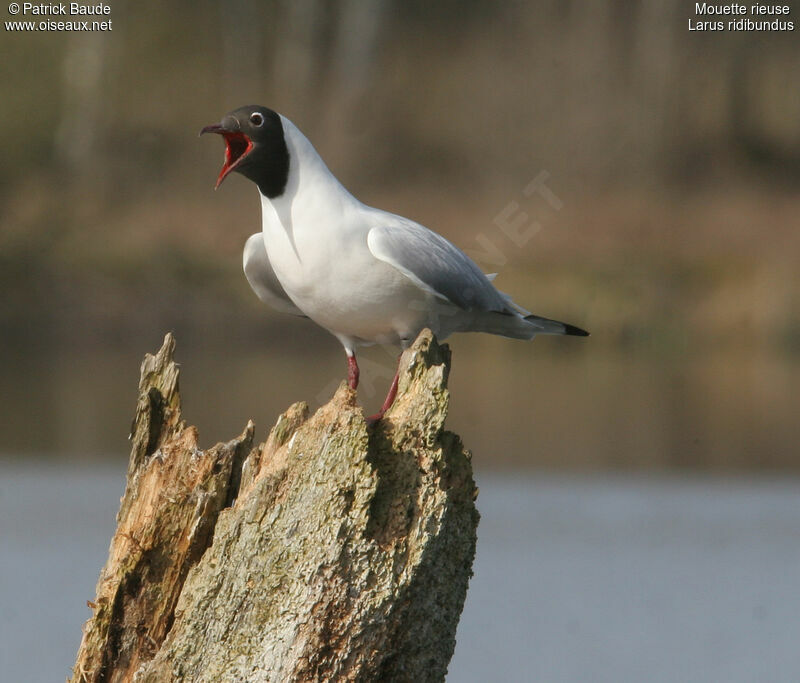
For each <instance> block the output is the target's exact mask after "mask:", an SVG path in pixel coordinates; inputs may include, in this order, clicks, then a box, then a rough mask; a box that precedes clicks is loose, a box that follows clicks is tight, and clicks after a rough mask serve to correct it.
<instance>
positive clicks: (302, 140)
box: [261, 116, 358, 227]
mask: <svg viewBox="0 0 800 683" xmlns="http://www.w3.org/2000/svg"><path fill="white" fill-rule="evenodd" d="M281 123H282V124H283V134H284V138H285V140H286V146H287V148H288V150H289V177H288V179H287V182H286V188H285V189H284V191H283V194H281V195H280V196H278V197H274V198H272V199H270V198H269V197H266V196H265V195H263V194H261V203H262V208H263V210H264V212H265V213H266V212H268V211H270V212H274V213H275V214H276V215H277V217H278V219H279V220H280V222H281V223H282V224H283V225H284V227H288V226H289V225H290V224H291V223H292V222H293V221H296V220H297V219H298V218H303V217H309V216H308V214H309V213H312V214H313V213H324V212H331V213H330V215H332V216H335V215H338V214H337V212H340V211H341V210H342V208H343V204H347V203H355V204H357V203H358V200H356V199H355V197H353V195H351V194H350V193H349V192H348V191H347V190H346V189H345V188H344V186H343V185H342V184H341V183H340V182H339V181H338V180H337V179H336V176H334V175H333V173H331V172H330V170H329V169H328V167H327V166H326V165H325V162H324V161H323V160H322V157H320V155H319V154H318V153H317V150H316V149H314V146H313V145H312V144H311V142H309V140H308V138H307V137H306V136H305V135H303V133H301V132H300V130H299V129H298V128H297V126H295V125H294V124H293V123H292V122H291V121H289V119H287V118H286V117H284V116H281Z"/></svg>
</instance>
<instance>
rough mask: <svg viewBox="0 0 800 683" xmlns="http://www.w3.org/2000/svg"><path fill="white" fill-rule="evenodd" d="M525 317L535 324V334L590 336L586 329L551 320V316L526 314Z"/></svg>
mask: <svg viewBox="0 0 800 683" xmlns="http://www.w3.org/2000/svg"><path fill="white" fill-rule="evenodd" d="M523 319H524V320H525V322H528V323H530V324H531V325H533V326H534V328H535V332H534V334H568V335H570V336H573V337H588V336H589V333H588V332H587V331H586V330H582V329H581V328H580V327H575V325H570V324H569V323H562V322H560V321H558V320H550V318H542V317H541V316H538V315H526V316H525V318H523Z"/></svg>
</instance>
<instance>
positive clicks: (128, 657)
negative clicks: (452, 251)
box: [72, 330, 478, 683]
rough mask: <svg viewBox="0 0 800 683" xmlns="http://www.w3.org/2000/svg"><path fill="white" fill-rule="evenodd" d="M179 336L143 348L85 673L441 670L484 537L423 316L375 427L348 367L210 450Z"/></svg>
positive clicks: (438, 673) (407, 676) (432, 676)
mask: <svg viewBox="0 0 800 683" xmlns="http://www.w3.org/2000/svg"><path fill="white" fill-rule="evenodd" d="M174 347H175V341H174V339H173V338H172V336H171V335H167V337H166V338H165V340H164V345H163V346H162V347H161V350H160V351H159V352H158V353H157V354H156V355H155V356H150V355H147V356H146V357H145V360H144V362H143V363H142V370H141V379H140V383H139V401H138V405H137V408H136V417H135V418H134V422H133V429H132V434H131V440H132V449H131V458H130V465H129V468H128V476H127V488H126V491H125V495H124V496H123V498H122V501H121V506H120V511H119V514H118V516H117V523H118V526H117V530H116V533H115V534H114V538H113V539H112V541H111V547H110V550H109V557H108V561H107V562H106V565H105V567H104V569H103V570H102V573H101V575H100V579H99V581H98V584H97V597H96V598H95V600H94V601H93V602H91V603H89V606H90V607H91V608H92V609H93V616H92V617H91V618H90V619H89V621H88V622H87V623H86V625H85V627H84V634H83V639H82V642H81V646H80V649H79V651H78V657H77V661H76V664H75V668H74V670H73V678H72V681H74V682H88V681H93V682H94V681H97V682H100V681H108V682H117V681H141V682H145V681H148V682H150V681H152V682H156V681H157V682H159V683H161V682H163V681H206V682H209V683H210V682H212V681H248V682H258V681H341V680H348V681H377V680H387V681H412V680H413V681H440V680H443V679H444V677H445V674H446V672H447V665H448V663H449V661H450V658H451V656H452V654H453V650H454V648H455V632H456V626H457V624H458V619H459V616H460V614H461V610H462V608H463V605H464V599H465V597H466V591H467V583H468V581H469V577H470V576H471V573H472V571H471V567H472V560H473V557H474V554H475V542H476V529H477V524H478V513H477V511H476V509H475V503H474V501H475V498H476V496H477V489H476V488H475V484H474V481H473V478H472V467H471V461H470V454H469V452H468V451H466V450H465V449H464V447H463V445H462V443H461V440H460V439H459V437H458V436H456V435H455V434H452V433H450V432H447V431H445V430H444V428H443V426H444V421H445V417H446V415H447V406H448V400H449V393H448V391H447V376H448V372H449V367H450V352H449V349H448V348H447V346H440V345H438V344H437V342H436V340H435V339H434V337H433V335H432V334H431V333H430V332H429V331H427V330H425V331H423V332H422V333H421V334H420V336H419V338H418V339H417V340H416V342H415V343H414V345H413V346H412V347H411V348H410V349H408V350H407V351H406V352H405V353H404V354H403V356H402V359H401V364H400V383H399V391H398V396H397V400H396V401H395V404H394V405H393V406H392V408H391V410H390V411H389V412H388V413H387V415H386V417H385V418H384V419H383V420H381V421H380V422H378V423H377V424H376V425H374V426H371V427H368V426H367V424H366V422H365V420H364V417H363V414H362V411H361V409H360V408H359V407H358V406H357V405H356V400H355V399H356V397H355V393H354V392H353V391H351V390H350V389H349V388H348V387H347V386H346V385H345V384H342V386H341V387H340V388H339V389H338V391H337V392H336V394H335V395H334V397H333V399H332V400H331V401H330V402H329V403H328V404H327V405H324V406H323V407H321V408H320V409H319V410H318V411H317V412H316V413H315V414H314V415H313V416H309V410H308V406H307V405H306V404H305V403H297V404H295V405H293V406H291V407H290V408H289V409H288V410H287V411H286V412H285V413H284V414H283V415H281V416H280V417H279V418H278V421H277V423H276V424H275V426H274V427H273V428H272V430H271V431H270V433H269V436H268V438H267V440H266V442H265V443H263V444H260V445H258V446H256V447H253V446H252V441H253V424H252V422H249V423H248V424H247V426H246V427H245V429H244V431H243V432H242V434H241V435H240V436H238V437H236V438H235V439H233V440H232V441H229V442H227V443H220V444H217V445H216V446H214V447H213V448H210V449H207V450H202V449H200V448H199V446H198V439H197V430H196V429H195V428H194V427H191V426H187V425H186V423H185V422H184V421H183V419H182V416H181V407H180V394H179V390H178V374H179V373H178V367H177V365H176V364H175V362H174V361H173V351H174Z"/></svg>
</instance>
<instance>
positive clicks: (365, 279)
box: [201, 106, 588, 420]
mask: <svg viewBox="0 0 800 683" xmlns="http://www.w3.org/2000/svg"><path fill="white" fill-rule="evenodd" d="M203 133H218V134H219V135H222V137H223V138H224V139H225V162H224V164H223V166H222V170H221V171H220V173H219V177H218V178H217V187H219V185H220V183H222V181H223V180H224V179H225V178H226V177H227V176H228V174H229V173H231V171H237V172H238V173H241V174H242V175H244V176H245V177H247V178H249V179H250V180H252V181H253V182H254V183H255V184H256V185H257V186H258V190H259V193H260V195H261V210H262V230H261V232H259V233H256V234H254V235H251V236H250V238H249V239H248V240H247V243H246V245H245V249H244V272H245V275H246V276H247V280H248V282H249V283H250V286H251V287H252V288H253V290H254V291H255V293H256V294H257V295H258V297H259V298H260V299H261V300H262V301H264V302H266V303H268V304H270V305H271V306H273V307H274V308H276V309H278V310H279V311H283V312H284V313H292V314H294V315H300V316H306V317H308V318H311V320H313V321H314V322H315V323H317V324H318V325H320V326H322V327H324V328H325V329H326V330H328V331H329V332H330V333H331V334H333V335H334V336H335V337H336V338H337V339H338V340H339V341H340V342H341V343H342V346H344V350H345V352H346V353H347V364H348V381H349V384H350V387H352V388H353V389H355V388H356V387H357V386H358V363H357V362H356V355H355V352H356V347H357V346H363V345H369V344H375V343H382V344H399V345H400V346H401V347H402V348H406V347H407V346H408V345H409V344H410V343H411V342H412V341H413V340H414V339H415V338H416V336H417V334H418V333H419V332H420V331H421V330H422V329H423V328H425V327H428V328H430V329H431V330H432V331H433V333H434V334H435V335H436V336H437V337H438V338H439V339H444V338H445V337H447V336H448V335H450V334H452V333H453V332H489V333H490V334H498V335H502V336H505V337H513V338H515V339H532V338H533V337H534V336H536V335H537V334H569V335H577V336H587V335H588V333H587V332H585V331H584V330H582V329H580V328H578V327H575V326H573V325H569V324H567V323H562V322H558V321H556V320H550V319H548V318H542V317H540V316H537V315H532V314H531V313H530V312H529V311H526V310H525V309H523V308H522V307H520V306H518V305H517V304H515V303H514V302H513V301H512V300H511V297H509V296H508V295H507V294H503V293H502V292H500V291H498V290H497V289H495V287H494V285H493V284H492V282H491V279H492V276H489V275H485V274H484V273H483V272H481V270H480V268H478V266H477V264H475V262H474V261H472V260H471V259H470V258H469V257H468V256H467V255H466V254H464V252H462V251H461V250H460V249H458V248H457V247H455V246H454V245H452V244H451V243H450V242H448V241H447V240H446V239H445V238H444V237H442V236H440V235H437V234H436V233H435V232H432V231H431V230H428V228H425V227H424V226H422V225H420V224H419V223H415V222H414V221H411V220H409V219H407V218H403V217H402V216H396V215H394V214H391V213H387V212H386V211H381V210H380V209H374V208H372V207H370V206H366V205H365V204H362V203H361V202H360V201H358V200H357V199H356V198H355V197H353V195H351V194H350V193H349V192H348V191H347V190H346V189H345V188H344V187H343V186H342V184H341V183H340V182H339V181H338V180H337V179H336V178H335V177H334V175H333V174H332V173H331V172H330V171H329V170H328V167H327V166H326V165H325V162H323V161H322V158H321V157H320V156H319V154H318V153H317V151H316V150H315V149H314V147H313V146H312V145H311V143H310V142H309V141H308V139H307V138H306V137H305V135H303V134H302V133H301V132H300V130H299V129H298V128H297V127H296V126H295V125H294V124H293V123H292V122H291V121H289V119H287V118H286V117H285V116H281V115H280V114H278V113H276V112H274V111H272V110H271V109H267V108H266V107H259V106H246V107H241V108H239V109H236V110H234V111H232V112H231V113H229V114H226V115H225V116H224V117H223V118H222V121H220V123H216V124H214V125H211V126H206V127H205V128H203V130H202V131H201V135H202V134H203ZM396 393H397V375H396V374H395V377H394V380H393V381H392V385H391V388H390V390H389V393H388V395H387V397H386V401H385V402H384V404H383V407H382V408H381V410H380V412H379V413H377V414H376V415H373V416H372V417H371V418H370V419H371V420H377V419H380V418H381V417H382V416H383V414H384V413H385V412H386V410H387V409H388V408H389V406H390V405H391V404H392V402H393V401H394V397H395V394H396Z"/></svg>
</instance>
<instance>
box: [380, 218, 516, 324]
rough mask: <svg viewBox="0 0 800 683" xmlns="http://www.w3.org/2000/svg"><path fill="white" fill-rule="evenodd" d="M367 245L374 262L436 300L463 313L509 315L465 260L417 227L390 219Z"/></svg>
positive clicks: (456, 250) (485, 278)
mask: <svg viewBox="0 0 800 683" xmlns="http://www.w3.org/2000/svg"><path fill="white" fill-rule="evenodd" d="M367 244H368V246H369V250H370V251H371V252H372V255H373V256H375V258H377V259H380V260H381V261H384V262H386V263H388V264H389V265H391V266H394V267H395V268H397V270H399V271H400V272H401V273H402V274H403V275H405V276H406V277H407V278H408V279H409V280H411V281H412V282H413V283H414V284H415V285H417V286H418V287H419V288H420V289H422V290H423V291H425V292H427V293H429V294H431V295H433V296H435V297H437V298H439V299H443V300H445V301H448V302H450V303H452V304H454V305H455V306H458V307H459V308H462V309H464V310H467V311H471V310H480V311H497V312H500V313H505V312H508V311H509V303H508V301H507V298H506V297H504V296H503V295H502V294H501V293H500V292H498V291H497V290H496V289H495V288H494V286H493V285H492V284H491V282H490V280H489V277H488V276H486V275H484V274H483V272H481V269H480V268H478V266H477V264H476V263H475V262H474V261H473V260H472V259H470V258H469V256H467V255H466V254H465V253H464V252H463V251H461V250H460V249H459V248H458V247H456V246H454V245H453V244H451V243H450V242H448V241H447V240H446V239H445V238H444V237H442V236H441V235H437V234H436V233H435V232H432V231H431V230H428V229H427V228H426V227H424V226H422V225H419V223H414V222H413V221H409V220H406V219H404V218H401V217H400V216H391V217H390V219H389V220H387V221H386V223H385V224H384V225H380V226H376V227H374V228H372V229H371V230H370V231H369V234H368V235H367Z"/></svg>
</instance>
